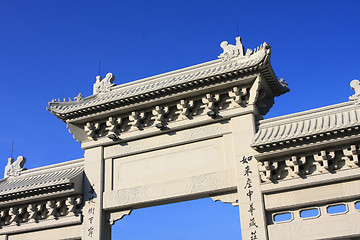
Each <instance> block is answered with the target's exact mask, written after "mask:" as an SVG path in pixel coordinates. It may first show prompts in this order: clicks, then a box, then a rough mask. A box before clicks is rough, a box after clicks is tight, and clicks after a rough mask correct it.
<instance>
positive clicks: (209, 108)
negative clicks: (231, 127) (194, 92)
mask: <svg viewBox="0 0 360 240" xmlns="http://www.w3.org/2000/svg"><path fill="white" fill-rule="evenodd" d="M219 101H220V94H211V93H207V94H206V95H205V97H204V98H203V99H202V102H203V103H204V104H205V111H206V113H207V115H209V117H212V118H214V117H216V116H217V111H218V109H217V103H218V102H219Z"/></svg>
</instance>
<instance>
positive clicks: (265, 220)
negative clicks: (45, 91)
mask: <svg viewBox="0 0 360 240" xmlns="http://www.w3.org/2000/svg"><path fill="white" fill-rule="evenodd" d="M220 46H221V47H222V49H223V53H221V54H220V55H219V59H218V60H214V61H210V62H206V63H203V64H199V65H195V66H191V67H188V68H184V69H180V70H176V71H173V72H169V73H164V74H160V75H157V76H153V77H149V78H145V79H141V80H138V81H135V82H130V83H127V84H122V85H118V86H117V85H116V84H115V83H114V80H115V77H114V76H113V74H111V73H108V74H107V75H106V76H105V78H102V77H101V76H97V78H96V81H95V83H94V85H93V95H92V96H88V97H83V96H82V94H79V95H78V96H76V97H75V98H74V99H73V100H72V99H69V100H63V101H61V100H53V101H51V102H50V103H49V107H48V110H49V111H50V112H51V113H52V114H54V115H55V116H56V117H57V118H58V119H60V120H61V121H63V122H64V123H66V126H67V128H68V129H69V132H70V133H71V134H72V135H73V136H74V138H75V139H76V140H77V141H78V142H80V143H81V147H82V149H84V150H85V155H84V158H83V159H79V160H75V161H69V162H64V163H61V164H55V165H50V166H45V167H42V168H37V169H31V170H26V169H25V168H24V163H25V161H26V159H25V158H23V157H19V158H18V159H17V160H16V161H14V159H12V158H10V159H9V161H8V164H7V166H6V168H5V176H4V179H2V180H1V181H0V225H1V229H0V239H8V240H15V239H49V236H51V238H52V239H84V240H85V239H86V240H88V239H102V240H109V239H111V225H112V224H114V222H115V221H117V220H120V219H121V218H123V217H124V216H125V215H129V214H130V213H131V211H132V210H136V209H140V208H145V207H150V206H156V205H161V204H168V203H175V202H179V201H186V200H192V199H199V198H206V197H211V198H212V199H213V200H214V201H222V202H224V203H230V204H233V205H234V206H238V208H239V213H240V217H241V229H242V239H244V240H255V239H275V240H280V239H286V240H289V239H359V236H360V227H359V226H358V224H357V223H358V222H359V221H360V212H359V211H360V203H359V202H358V200H360V184H359V183H360V182H359V179H360V168H359V136H360V135H359V126H360V120H359V118H360V108H359V106H360V105H359V96H360V94H359V81H357V80H354V81H353V82H352V83H351V87H352V88H353V90H354V91H355V94H354V95H353V96H351V97H350V101H348V102H344V103H340V104H337V105H332V106H327V107H323V108H319V109H313V110H310V111H306V112H301V113H295V114H291V115H286V116H281V117H277V118H272V119H267V120H263V116H264V115H265V114H266V113H267V112H268V111H269V110H270V108H271V107H272V105H273V104H274V98H275V97H277V96H280V95H282V94H284V93H286V92H288V91H289V89H288V87H287V84H286V83H285V81H284V80H283V79H278V77H277V76H276V75H275V73H274V71H273V69H272V67H271V64H270V54H271V49H270V45H269V44H267V43H263V44H262V45H261V46H259V47H258V48H256V49H253V50H251V49H247V50H246V51H245V50H244V48H243V45H242V44H241V39H240V37H238V38H236V45H231V44H229V43H228V42H226V41H224V42H222V43H221V45H220ZM130 217H131V216H130Z"/></svg>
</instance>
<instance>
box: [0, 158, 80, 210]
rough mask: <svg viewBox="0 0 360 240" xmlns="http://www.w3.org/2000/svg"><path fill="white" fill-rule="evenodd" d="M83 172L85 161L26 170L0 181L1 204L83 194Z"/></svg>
mask: <svg viewBox="0 0 360 240" xmlns="http://www.w3.org/2000/svg"><path fill="white" fill-rule="evenodd" d="M83 171H84V166H83V159H79V160H74V161H69V162H65V163H60V164H55V165H49V166H46V167H41V168H36V169H31V170H25V171H23V172H21V175H20V176H16V177H7V178H4V179H2V180H1V181H0V202H1V203H2V205H3V203H4V202H11V203H13V202H18V201H19V200H20V201H22V200H24V199H27V200H28V201H29V198H30V199H31V198H34V199H38V198H43V197H44V196H51V198H54V197H58V196H60V195H62V196H63V195H73V194H81V193H82V182H83Z"/></svg>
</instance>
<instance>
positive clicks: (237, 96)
mask: <svg viewBox="0 0 360 240" xmlns="http://www.w3.org/2000/svg"><path fill="white" fill-rule="evenodd" d="M247 93H248V91H247V89H246V87H244V88H240V87H233V88H232V89H231V91H229V96H230V97H231V98H232V99H233V101H234V102H235V103H237V104H239V105H241V106H243V107H245V105H246V99H245V96H246V95H247Z"/></svg>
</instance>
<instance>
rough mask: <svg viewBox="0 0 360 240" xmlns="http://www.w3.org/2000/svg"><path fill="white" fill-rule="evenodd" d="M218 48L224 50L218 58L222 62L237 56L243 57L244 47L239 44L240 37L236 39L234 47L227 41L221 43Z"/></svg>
mask: <svg viewBox="0 0 360 240" xmlns="http://www.w3.org/2000/svg"><path fill="white" fill-rule="evenodd" d="M220 47H221V48H222V49H223V50H224V52H223V53H221V54H220V55H219V57H218V58H220V59H221V60H223V61H228V60H230V59H232V58H235V57H238V56H240V57H242V56H244V46H243V45H242V43H241V38H240V37H237V38H236V45H231V44H229V43H228V42H227V41H223V42H222V43H220Z"/></svg>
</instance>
